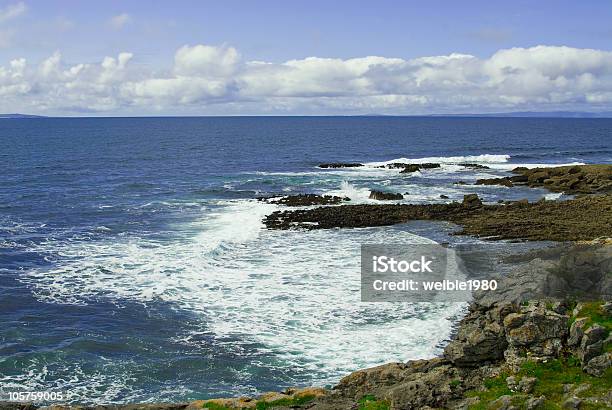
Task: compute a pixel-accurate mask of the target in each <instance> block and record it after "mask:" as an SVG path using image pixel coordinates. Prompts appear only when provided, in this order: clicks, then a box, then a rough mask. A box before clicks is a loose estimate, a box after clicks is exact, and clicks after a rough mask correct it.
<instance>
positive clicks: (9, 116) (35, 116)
mask: <svg viewBox="0 0 612 410" xmlns="http://www.w3.org/2000/svg"><path fill="white" fill-rule="evenodd" d="M0 118H5V119H7V118H8V119H10V118H13V119H15V118H17V119H19V118H46V117H45V116H44V115H28V114H0Z"/></svg>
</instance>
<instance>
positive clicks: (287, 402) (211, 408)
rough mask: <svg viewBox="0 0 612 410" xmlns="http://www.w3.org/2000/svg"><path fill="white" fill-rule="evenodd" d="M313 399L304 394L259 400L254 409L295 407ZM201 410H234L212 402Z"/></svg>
mask: <svg viewBox="0 0 612 410" xmlns="http://www.w3.org/2000/svg"><path fill="white" fill-rule="evenodd" d="M315 397H316V396H314V395H311V394H306V395H303V396H299V397H293V398H286V399H279V400H274V401H263V400H260V401H257V402H256V403H255V409H256V410H267V409H273V408H274V407H297V406H302V405H304V404H306V403H308V402H310V401H312V400H314V399H315ZM202 408H204V409H208V410H236V409H235V408H233V407H227V406H222V405H220V404H217V403H214V402H209V403H205V404H204V405H203V406H202Z"/></svg>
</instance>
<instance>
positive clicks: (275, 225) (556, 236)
mask: <svg viewBox="0 0 612 410" xmlns="http://www.w3.org/2000/svg"><path fill="white" fill-rule="evenodd" d="M322 165H326V166H325V167H324V166H321V167H322V168H334V167H343V166H351V167H353V166H362V165H361V164H340V163H338V164H322ZM466 165H469V164H466ZM407 172H408V171H407ZM514 172H515V173H516V174H517V175H515V176H512V177H507V178H500V179H496V180H495V181H487V182H481V183H483V184H484V183H487V184H488V183H491V184H494V183H501V184H506V185H507V186H510V184H512V186H514V185H515V184H525V185H528V186H534V187H540V186H544V187H546V188H548V189H550V190H551V191H554V192H565V193H580V194H588V195H583V196H579V197H576V198H574V199H570V200H567V201H539V202H537V203H528V202H526V201H517V202H511V203H505V204H498V205H486V204H483V203H482V202H481V200H480V199H479V198H478V197H477V196H476V195H467V196H466V197H465V198H464V200H463V202H462V203H451V204H432V205H403V204H381V205H340V204H341V203H343V202H344V201H345V199H343V198H340V197H321V196H316V195H301V196H297V197H293V198H290V199H282V200H280V202H277V203H280V204H283V205H288V206H310V205H324V206H320V207H317V208H311V209H298V210H288V211H279V212H275V213H273V214H271V215H269V216H268V217H266V219H265V220H264V223H265V224H266V226H267V227H268V228H269V229H329V228H355V227H367V226H383V225H391V224H396V223H404V222H407V221H410V220H442V221H449V222H452V223H456V224H458V225H459V226H461V227H462V228H461V230H460V231H458V232H457V233H458V234H468V235H475V236H483V237H487V238H492V239H528V240H552V241H586V242H587V243H586V244H574V245H571V247H569V248H558V251H555V250H554V249H553V250H552V251H551V250H545V251H537V252H535V253H533V254H529V255H524V256H523V257H522V260H520V263H519V265H518V266H517V268H516V269H514V270H513V271H512V272H511V273H510V274H508V275H507V276H506V277H504V278H503V279H502V280H501V282H500V289H502V290H503V291H501V292H496V293H485V292H482V293H478V294H476V295H475V296H474V297H475V300H474V301H473V302H472V303H471V304H470V307H469V312H468V314H467V315H466V317H465V318H464V319H463V320H462V321H461V322H460V323H459V324H458V327H457V332H456V334H455V336H454V337H453V339H452V340H451V341H450V343H449V344H448V345H447V346H446V348H445V349H444V354H443V355H442V356H441V357H438V358H433V359H429V360H418V361H410V362H407V363H389V364H385V365H382V366H378V367H374V368H371V369H364V370H359V371H356V372H354V373H351V374H349V375H348V376H346V377H344V378H343V379H342V380H341V381H340V382H339V383H338V385H336V386H335V387H334V388H333V389H331V390H325V389H321V388H304V389H287V390H285V391H282V392H271V393H266V394H264V395H261V396H259V397H256V398H248V397H242V398H229V399H211V400H203V401H196V402H192V403H176V404H142V405H140V404H138V405H136V404H135V405H122V406H96V407H82V406H52V407H50V408H52V409H55V410H60V409H69V408H80V409H86V408H92V409H97V410H106V409H108V410H111V409H113V410H114V409H117V410H119V409H121V410H135V409H145V410H154V409H160V410H183V409H189V410H194V409H210V410H223V409H272V408H273V409H315V410H343V409H351V410H353V409H354V410H391V409H393V410H411V409H434V408H446V409H506V410H512V409H528V410H532V409H556V408H567V409H604V408H612V368H611V366H612V336H611V333H612V303H611V302H610V301H611V300H612V241H611V240H610V239H597V240H596V238H610V237H612V195H609V193H610V189H611V188H610V187H611V186H612V166H610V165H605V166H580V167H558V168H550V169H544V170H537V171H536V170H523V169H518V170H516V169H515V170H514ZM517 177H518V178H517ZM512 178H514V179H512ZM519 179H520V181H519ZM551 180H552V182H551ZM330 204H332V206H326V205H330ZM555 255H556V256H555ZM519 259H521V258H519ZM576 289H579V290H581V294H583V295H587V296H588V297H589V298H588V299H585V300H581V301H578V299H577V296H576V293H575V292H574V291H575V290H576ZM36 408H39V407H38V406H36V405H34V404H28V403H2V404H0V409H11V410H17V409H20V410H30V409H32V410H33V409H36Z"/></svg>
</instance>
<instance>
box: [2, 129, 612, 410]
mask: <svg viewBox="0 0 612 410" xmlns="http://www.w3.org/2000/svg"><path fill="white" fill-rule="evenodd" d="M611 135H612V119H561V118H559V119H545V118H444V117H436V118H433V117H429V118H428V117H423V118H419V117H225V118H212V117H211V118H74V119H70V118H57V119H54V118H41V119H3V120H0V388H1V389H2V390H4V391H5V392H8V391H49V392H64V393H66V394H69V395H70V397H71V401H73V402H80V403H126V402H159V401H183V400H192V399H199V398H207V397H220V396H236V395H243V394H254V393H257V392H263V391H269V390H279V389H281V388H284V387H288V386H306V385H320V386H330V385H333V384H335V383H337V382H338V381H339V379H340V378H341V377H342V376H344V375H346V374H347V373H349V372H351V371H354V370H357V369H360V368H364V367H368V366H375V365H378V364H383V363H386V362H390V361H406V360H409V359H417V358H429V357H433V356H435V355H437V354H439V353H440V352H441V351H442V348H443V347H444V343H445V341H446V340H448V338H449V337H450V335H451V332H452V330H453V326H454V324H455V323H456V322H457V321H458V320H459V319H460V318H461V315H462V314H463V313H464V312H465V308H466V306H465V304H457V303H455V304H451V303H449V304H442V303H440V304H407V303H404V304H384V303H364V302H361V301H360V289H359V250H360V245H361V244H363V243H385V242H388V243H431V242H432V241H435V242H444V241H451V242H453V243H457V242H461V241H463V242H478V241H479V240H478V239H475V238H467V237H459V236H452V235H449V233H451V232H452V231H453V230H454V229H455V227H453V226H452V225H450V224H445V223H440V222H418V221H417V222H410V223H407V224H404V225H397V226H390V227H377V228H367V229H346V230H318V231H309V232H303V231H270V230H266V229H265V228H264V226H263V224H262V218H263V217H264V216H265V215H267V214H269V213H271V212H273V211H274V210H277V209H281V206H280V205H273V204H269V203H265V202H262V201H258V200H256V198H257V197H261V196H270V195H288V194H297V193H318V194H333V195H342V196H348V197H350V198H351V203H374V202H376V201H373V200H370V199H369V198H368V194H369V191H370V189H383V190H389V191H394V192H400V193H403V194H404V200H403V201H402V202H404V203H443V202H446V201H453V200H461V199H462V198H463V195H465V194H468V193H477V194H478V195H479V196H480V197H481V198H483V200H484V201H486V202H492V203H494V202H497V201H498V200H500V199H503V200H512V199H521V198H528V199H529V200H538V199H540V198H542V197H546V198H548V199H559V200H562V199H563V196H562V195H560V194H550V193H547V192H546V191H544V190H540V189H530V188H520V187H515V188H512V189H509V188H506V187H501V186H473V185H470V183H473V182H474V181H475V180H476V179H477V178H486V177H496V176H503V175H507V174H508V171H509V170H511V169H512V168H514V167H516V166H522V165H526V166H536V165H541V166H550V165H554V164H580V163H611V162H612V138H611ZM399 161H405V162H412V163H416V162H438V163H441V164H442V167H441V168H439V169H432V170H422V171H420V172H415V173H412V174H399V173H398V170H397V169H395V170H393V169H384V168H377V166H379V165H384V164H385V163H390V162H399ZM324 162H360V163H363V164H365V165H366V166H365V167H360V168H346V169H320V168H317V164H319V163H324ZM462 162H469V163H478V164H481V165H485V166H487V167H489V168H488V169H471V168H465V167H462V166H459V165H456V164H458V163H462ZM459 181H464V182H466V183H467V184H465V185H458V184H455V183H456V182H459ZM440 195H446V196H448V197H449V199H442V198H440Z"/></svg>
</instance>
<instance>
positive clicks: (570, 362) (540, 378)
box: [467, 357, 612, 410]
mask: <svg viewBox="0 0 612 410" xmlns="http://www.w3.org/2000/svg"><path fill="white" fill-rule="evenodd" d="M508 376H509V374H502V375H500V376H499V377H496V378H493V379H489V380H486V381H485V382H484V385H485V390H483V391H471V392H468V393H467V396H468V397H478V398H479V399H480V402H478V403H477V404H474V405H472V406H470V407H469V408H470V409H471V410H486V409H489V408H491V407H490V406H491V402H493V401H495V400H497V399H498V398H499V397H500V396H504V395H509V396H513V404H516V405H519V408H522V406H520V404H521V403H522V402H524V400H525V398H526V395H525V394H523V393H518V392H513V391H511V390H510V389H509V388H508V386H507V384H506V379H507V378H508ZM515 376H516V377H517V379H520V378H521V377H535V378H537V382H536V385H535V387H534V390H533V392H532V393H530V395H531V396H535V397H539V396H545V397H546V400H545V402H544V405H543V408H544V409H561V405H562V404H563V400H564V398H565V397H564V392H563V385H564V384H572V385H575V386H578V385H580V384H584V383H588V384H589V385H590V386H591V387H590V388H589V389H588V390H585V391H584V392H582V393H580V394H579V395H578V396H580V397H589V396H604V395H605V394H607V393H608V392H609V391H611V390H612V369H608V371H607V372H606V374H604V375H603V376H602V377H593V376H590V375H588V374H586V373H584V372H583V371H582V369H581V368H580V363H579V361H578V360H577V359H575V358H573V357H569V358H567V359H557V360H550V361H548V362H546V363H537V362H533V361H528V362H526V363H524V364H523V366H522V367H521V369H520V371H519V372H518V373H516V375H515ZM515 402H516V403H515ZM583 406H584V407H581V408H586V409H588V408H597V407H589V404H588V403H584V404H583Z"/></svg>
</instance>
